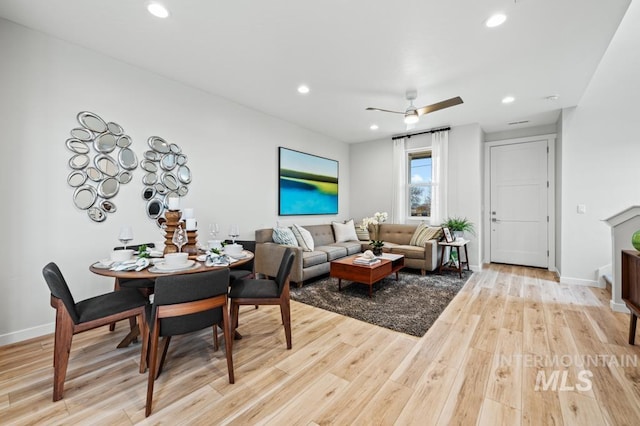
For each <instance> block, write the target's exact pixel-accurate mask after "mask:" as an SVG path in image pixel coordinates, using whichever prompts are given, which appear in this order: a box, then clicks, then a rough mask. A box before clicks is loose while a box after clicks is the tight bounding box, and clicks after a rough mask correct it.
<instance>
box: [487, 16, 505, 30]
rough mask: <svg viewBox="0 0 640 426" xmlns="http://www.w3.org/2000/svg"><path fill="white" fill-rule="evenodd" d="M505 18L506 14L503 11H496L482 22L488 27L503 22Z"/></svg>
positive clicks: (496, 25)
mask: <svg viewBox="0 0 640 426" xmlns="http://www.w3.org/2000/svg"><path fill="white" fill-rule="evenodd" d="M506 20H507V15H505V14H503V13H496V14H495V15H493V16H491V17H490V18H489V19H487V20H486V22H485V23H484V24H485V25H486V26H487V27H489V28H494V27H498V26H500V25H502V24H504V21H506Z"/></svg>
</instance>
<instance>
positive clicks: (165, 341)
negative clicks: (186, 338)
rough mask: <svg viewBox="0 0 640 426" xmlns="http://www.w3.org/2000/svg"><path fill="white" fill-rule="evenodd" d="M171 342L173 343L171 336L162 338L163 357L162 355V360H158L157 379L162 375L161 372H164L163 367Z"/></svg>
mask: <svg viewBox="0 0 640 426" xmlns="http://www.w3.org/2000/svg"><path fill="white" fill-rule="evenodd" d="M169 343H171V336H166V337H164V338H163V339H162V357H160V362H158V371H157V372H156V379H157V378H158V377H160V373H162V367H164V361H165V360H166V359H167V352H168V351H169Z"/></svg>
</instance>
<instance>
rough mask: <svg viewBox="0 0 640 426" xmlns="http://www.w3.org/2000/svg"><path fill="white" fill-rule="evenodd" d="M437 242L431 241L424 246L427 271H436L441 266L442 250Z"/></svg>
mask: <svg viewBox="0 0 640 426" xmlns="http://www.w3.org/2000/svg"><path fill="white" fill-rule="evenodd" d="M438 249H439V246H438V241H437V240H429V241H427V243H426V244H425V246H424V260H425V266H426V268H427V270H429V271H434V270H435V269H436V268H437V267H438V266H439V265H440V262H439V258H440V250H438Z"/></svg>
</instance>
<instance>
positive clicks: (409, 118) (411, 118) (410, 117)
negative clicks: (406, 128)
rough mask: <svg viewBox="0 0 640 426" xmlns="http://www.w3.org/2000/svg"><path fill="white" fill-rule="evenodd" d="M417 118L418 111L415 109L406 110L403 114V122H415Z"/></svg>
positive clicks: (418, 118)
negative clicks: (411, 110)
mask: <svg viewBox="0 0 640 426" xmlns="http://www.w3.org/2000/svg"><path fill="white" fill-rule="evenodd" d="M419 120H420V117H418V113H417V112H415V111H413V112H408V113H406V114H405V115H404V124H416V123H417V122H418V121H419Z"/></svg>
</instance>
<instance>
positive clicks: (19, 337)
mask: <svg viewBox="0 0 640 426" xmlns="http://www.w3.org/2000/svg"><path fill="white" fill-rule="evenodd" d="M55 326H56V324H55V322H50V323H48V324H43V325H39V326H37V327H31V328H26V329H24V330H19V331H14V332H11V333H7V334H2V335H0V346H4V345H10V344H11V343H17V342H22V341H23V340H29V339H33V338H34V337H40V336H44V335H47V334H52V333H54V332H55Z"/></svg>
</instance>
